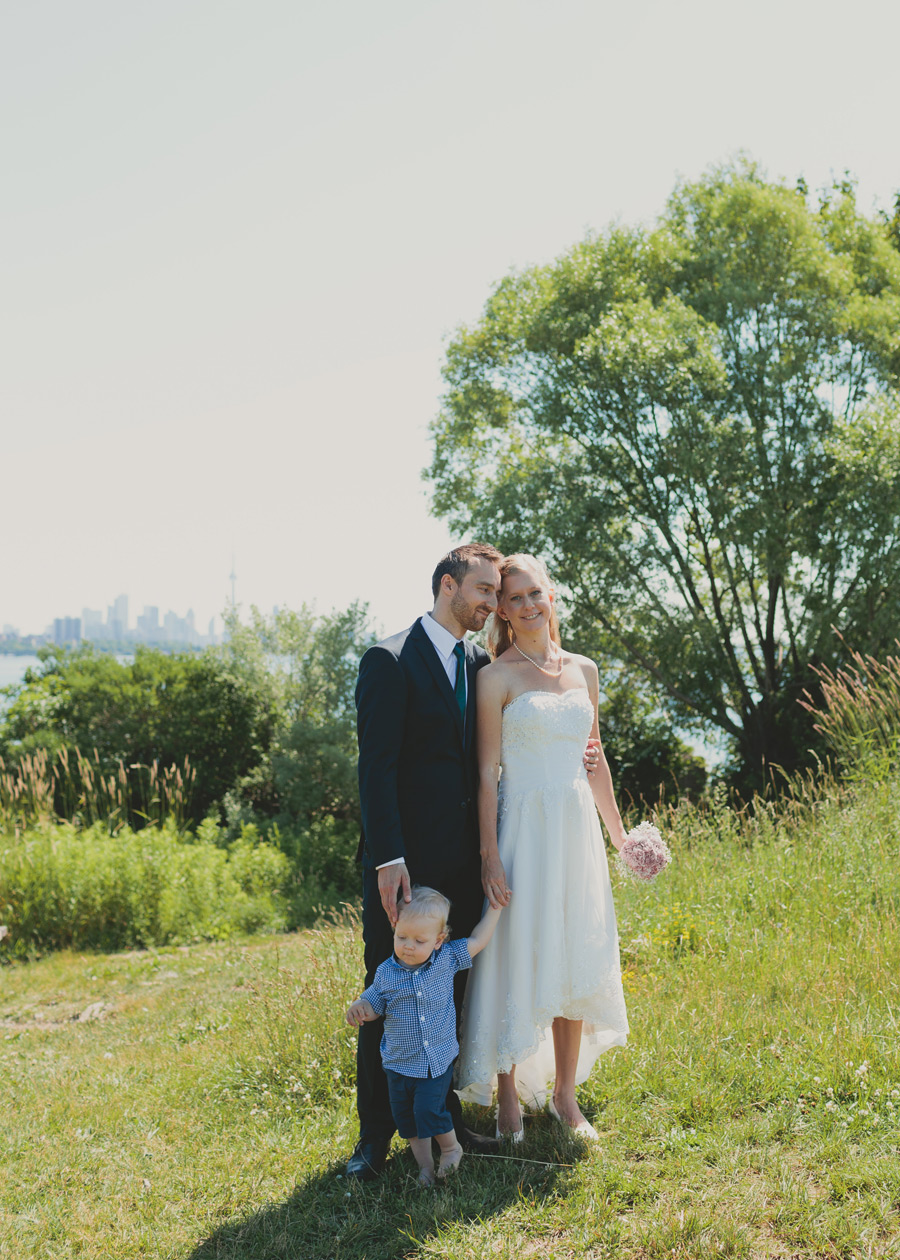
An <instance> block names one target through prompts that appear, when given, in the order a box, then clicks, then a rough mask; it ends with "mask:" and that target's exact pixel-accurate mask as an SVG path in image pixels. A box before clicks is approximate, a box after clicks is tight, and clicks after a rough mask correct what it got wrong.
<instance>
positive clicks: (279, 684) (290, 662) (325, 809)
mask: <svg viewBox="0 0 900 1260" xmlns="http://www.w3.org/2000/svg"><path fill="white" fill-rule="evenodd" d="M227 631H228V634H227V641H226V643H225V645H224V646H223V647H222V648H219V649H217V652H218V655H219V659H220V660H221V662H222V667H223V668H224V669H225V670H226V671H227V673H228V675H229V676H231V677H234V678H236V679H240V680H241V682H242V685H244V686H247V687H249V688H251V689H253V690H256V691H258V692H260V693H263V694H267V695H268V697H269V703H270V705H271V709H272V711H273V712H274V713H275V714H276V715H277V721H276V723H275V726H274V729H273V734H272V741H271V745H270V747H269V750H268V752H267V754H266V756H265V757H264V758H263V759H262V760H261V761H260V763H259V764H258V765H257V766H256V767H254V769H253V770H252V771H251V772H250V773H249V774H247V775H245V776H243V778H241V779H240V780H239V781H238V782H237V783H236V784H235V786H234V788H233V789H232V791H231V792H230V793H229V794H228V796H227V798H226V812H227V815H228V818H229V820H230V821H231V822H232V823H233V824H235V825H239V824H240V822H242V821H244V822H246V821H250V820H252V821H256V822H258V823H259V824H260V825H262V826H264V827H265V826H271V825H272V824H273V823H274V824H275V825H277V827H278V829H279V834H280V836H281V840H280V841H279V843H282V844H283V845H285V846H286V850H290V848H291V846H292V845H294V847H295V848H299V849H301V850H302V849H307V850H308V849H309V848H310V847H311V845H312V844H313V842H314V840H315V838H316V837H317V836H319V835H321V836H323V837H324V836H326V835H333V834H334V826H333V825H334V824H336V823H341V824H345V825H344V827H343V829H342V835H343V836H344V837H345V838H346V839H347V843H348V851H349V853H350V856H351V858H352V855H353V853H354V852H355V847H356V841H355V839H352V838H351V837H353V836H354V834H355V836H356V837H357V838H358V835H359V797H358V788H357V781H356V755H357V748H356V708H355V702H354V690H355V686H356V675H357V668H358V666H359V658H360V657H361V656H362V654H363V652H364V651H365V650H366V648H367V647H369V646H370V644H371V643H372V642H373V641H374V637H373V634H372V631H371V629H370V627H369V622H368V612H367V609H366V607H365V606H364V605H361V604H352V605H351V606H350V607H349V608H348V609H346V610H344V611H342V612H333V613H330V614H327V615H325V616H318V615H317V614H316V613H315V612H314V611H313V610H312V609H311V608H309V607H307V606H306V605H304V606H303V607H302V608H301V609H300V611H299V612H291V611H288V610H278V611H276V612H275V613H273V614H272V616H271V617H266V616H264V615H263V614H262V613H260V612H259V611H258V609H256V608H253V609H251V612H250V620H249V622H248V623H247V624H244V623H242V622H240V621H239V620H238V618H237V615H236V613H232V614H231V615H230V616H229V618H228V620H227ZM329 819H331V820H333V823H328V824H327V825H325V824H326V820H329ZM339 830H340V829H339ZM342 842H343V841H342ZM305 869H306V868H305V867H304V870H305Z"/></svg>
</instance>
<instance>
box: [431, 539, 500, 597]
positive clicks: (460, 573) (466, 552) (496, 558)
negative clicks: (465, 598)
mask: <svg viewBox="0 0 900 1260" xmlns="http://www.w3.org/2000/svg"><path fill="white" fill-rule="evenodd" d="M473 560H490V562H491V564H496V565H497V566H498V567H499V565H500V562H501V561H502V560H503V556H502V554H501V553H500V552H499V551H498V550H497V548H496V547H492V546H491V545H490V543H477V542H476V543H463V545H462V546H461V547H454V548H453V550H452V551H448V552H447V554H446V555H445V556H443V557H442V558H441V559H440V560H439V561H438V566H437V568H436V569H435V571H434V573H432V575H431V593H432V595H433V596H434V598H435V599H437V597H438V591H439V590H440V589H441V578H442V577H443V576H444V574H445V573H449V574H450V576H451V577H452V578H453V581H454V582H455V583H456V584H457V586H459V584H460V582H461V581H462V580H463V578H464V577H465V576H466V574H467V573H468V571H469V566H470V565H471V563H472V561H473Z"/></svg>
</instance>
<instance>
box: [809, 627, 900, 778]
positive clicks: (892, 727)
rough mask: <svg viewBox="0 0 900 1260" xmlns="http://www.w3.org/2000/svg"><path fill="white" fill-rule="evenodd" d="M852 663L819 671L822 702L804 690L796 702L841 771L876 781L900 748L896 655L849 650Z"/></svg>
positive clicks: (888, 769)
mask: <svg viewBox="0 0 900 1260" xmlns="http://www.w3.org/2000/svg"><path fill="white" fill-rule="evenodd" d="M895 642H897V646H898V647H900V640H895ZM851 661H852V664H851V665H846V666H843V667H842V668H841V669H838V670H837V671H833V670H830V669H828V668H827V667H823V668H821V669H817V670H816V673H817V674H818V676H819V680H820V683H821V687H822V701H821V703H819V704H815V703H814V702H813V699H812V697H811V696H810V694H809V693H808V692H806V693H804V694H805V696H806V699H805V700H801V701H800V703H801V704H802V705H803V707H804V709H806V710H807V712H809V713H811V714H812V715H813V717H814V718H815V719H816V723H815V729H816V730H817V731H819V732H820V733H821V734H822V735H823V736H824V737H825V739H826V741H827V742H828V744H829V746H830V747H831V748H832V749H833V751H834V753H835V755H836V757H837V759H838V762H839V763H840V765H841V766H842V768H843V769H844V770H845V771H847V772H848V773H849V774H850V775H851V776H853V777H864V778H866V779H871V778H876V779H880V778H883V777H884V776H885V775H886V774H888V773H890V772H891V770H893V769H894V768H895V767H896V764H897V755H898V748H900V657H897V656H888V657H886V658H885V660H884V661H879V660H877V659H876V658H875V657H874V656H864V655H863V654H862V653H861V652H852V653H851Z"/></svg>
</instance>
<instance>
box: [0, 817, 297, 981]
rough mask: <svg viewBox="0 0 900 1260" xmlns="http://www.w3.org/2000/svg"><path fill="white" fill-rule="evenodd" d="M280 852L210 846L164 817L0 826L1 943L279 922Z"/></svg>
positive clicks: (93, 944)
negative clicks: (129, 823)
mask: <svg viewBox="0 0 900 1260" xmlns="http://www.w3.org/2000/svg"><path fill="white" fill-rule="evenodd" d="M289 877H290V864H289V862H288V860H287V858H286V857H285V855H284V854H282V853H280V852H279V851H278V850H277V849H276V848H274V847H273V846H272V845H270V844H265V843H257V844H252V843H251V842H250V841H249V840H248V839H245V838H241V839H239V840H237V841H235V842H234V843H233V844H231V845H230V846H228V848H220V847H218V846H217V845H215V844H214V843H211V842H210V840H209V839H207V838H203V837H201V838H198V839H197V840H193V839H192V838H190V837H185V836H183V835H180V834H179V833H178V832H177V831H176V830H175V828H174V826H173V825H172V824H168V825H166V826H164V827H162V828H159V829H157V828H153V827H147V828H144V829H143V830H142V831H139V832H134V831H131V830H128V829H123V830H122V831H120V832H119V833H118V834H117V835H115V836H110V835H109V833H108V831H107V829H106V826H105V825H103V824H96V825H94V826H93V827H90V828H88V829H86V830H83V831H78V830H76V828H75V827H73V826H71V825H68V824H66V825H62V826H55V827H48V828H46V829H41V830H37V831H31V832H26V833H25V834H24V835H22V836H20V837H18V838H13V837H12V836H0V923H3V924H5V926H6V927H7V928H8V929H9V936H8V937H7V938H6V941H5V942H4V947H5V948H6V949H7V951H10V950H11V951H12V953H13V954H15V955H19V956H24V955H26V954H29V953H44V952H46V951H49V950H54V949H101V950H115V949H125V948H129V947H133V946H149V945H164V944H177V943H182V942H187V941H198V940H220V939H224V938H227V937H229V936H233V935H235V934H236V933H246V932H258V931H277V930H279V929H282V928H284V927H285V926H286V924H287V918H288V915H287V902H286V899H285V896H284V894H283V891H282V890H283V889H284V888H285V886H286V885H287V883H288V881H289Z"/></svg>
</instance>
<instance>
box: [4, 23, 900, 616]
mask: <svg viewBox="0 0 900 1260" xmlns="http://www.w3.org/2000/svg"><path fill="white" fill-rule="evenodd" d="M898 45H900V6H898V5H896V4H894V3H887V2H881V0H878V2H876V0H858V2H857V3H856V4H855V5H854V6H853V8H852V9H850V8H848V6H847V5H846V4H845V3H840V4H838V3H834V2H833V0H822V2H820V3H818V4H815V5H813V4H811V3H801V2H799V0H779V2H777V3H776V2H774V0H760V2H759V3H757V4H756V5H753V6H750V5H747V4H736V3H728V2H727V0H679V3H677V4H675V3H673V2H672V0H669V2H668V3H663V2H661V0H642V2H639V3H633V4H629V5H625V4H622V3H621V2H618V3H615V4H613V3H609V2H607V0H591V2H588V0H552V3H551V2H550V0H540V2H536V0H477V2H473V0H453V3H450V2H449V0H382V2H381V3H380V4H378V5H375V4H372V3H371V0H344V2H343V3H341V4H321V3H312V0H253V2H252V3H251V2H250V0H193V2H192V3H189V4H185V3H184V2H183V0H177V2H174V0H154V2H153V3H152V4H149V3H144V4H141V3H130V4H122V3H121V0H79V3H78V4H72V3H71V2H70V0H8V2H7V3H6V4H5V5H4V6H3V8H2V13H0V163H2V170H3V173H4V175H3V189H2V195H0V241H2V244H0V251H2V283H0V308H2V309H0V318H2V325H3V326H2V330H0V335H2V341H0V345H2V350H0V354H2V358H3V366H2V371H0V504H2V525H3V534H2V537H3V542H4V545H3V546H2V548H0V627H2V624H3V623H11V624H13V625H15V626H17V627H19V629H20V630H22V631H23V632H25V633H33V632H40V631H42V630H43V629H44V628H45V627H46V625H47V624H48V622H50V621H51V620H52V619H53V618H54V617H59V616H66V615H69V616H79V615H80V613H81V609H82V607H84V606H86V607H89V608H98V609H105V608H106V606H107V605H108V604H110V603H111V602H112V600H113V599H114V598H115V597H116V596H117V595H119V594H121V593H123V592H124V593H127V594H128V596H129V598H130V603H131V619H132V621H133V619H134V615H135V613H136V612H140V611H141V609H142V608H143V606H144V605H145V604H150V605H157V606H159V607H160V608H161V610H162V611H165V610H166V609H169V608H172V609H174V610H175V611H176V612H177V613H179V615H183V614H184V613H185V612H186V610H187V609H188V608H192V609H193V611H194V613H195V616H196V618H197V622H198V625H200V626H201V627H205V625H206V623H207V622H208V620H209V618H210V617H213V616H214V615H216V614H218V613H219V612H220V611H221V610H222V608H223V607H224V606H225V603H226V601H227V600H228V598H229V594H230V582H229V574H230V572H231V568H232V556H234V565H235V571H236V575H237V581H236V591H237V598H238V601H239V603H241V604H242V605H243V606H244V607H245V608H246V607H247V606H249V605H250V604H256V605H258V606H259V607H260V608H262V609H264V610H266V611H269V610H270V609H271V608H272V607H273V606H274V605H278V606H288V607H299V605H300V604H301V603H303V602H306V603H313V604H315V605H316V607H317V608H318V609H319V610H320V611H321V612H327V611H329V610H330V609H332V608H343V607H346V606H347V605H348V604H349V603H350V602H351V601H352V600H354V599H360V600H364V601H367V602H368V603H369V605H370V609H371V612H372V614H373V617H374V619H375V620H376V622H377V623H378V624H379V625H380V626H381V628H382V629H383V630H384V631H385V632H386V633H387V632H393V631H394V630H397V629H399V628H401V627H403V626H406V625H408V624H409V623H410V622H411V621H412V620H413V619H414V618H415V617H416V616H417V615H419V614H420V613H421V612H423V611H425V609H426V608H427V607H428V606H429V604H430V596H429V582H430V574H431V571H432V569H433V567H434V564H435V562H436V561H437V559H438V558H439V557H440V556H441V555H442V554H443V552H444V551H446V550H447V549H448V547H449V546H450V545H451V544H452V543H453V541H456V540H455V539H454V538H452V537H451V536H450V534H449V533H448V532H447V529H446V527H445V526H444V525H443V523H442V522H440V521H438V520H436V519H435V518H434V517H433V516H431V515H430V513H429V499H428V487H427V484H426V483H425V482H424V481H423V480H422V477H421V470H422V468H423V467H424V466H425V465H427V463H428V462H429V459H430V453H431V452H430V444H429V438H428V426H429V422H430V421H431V420H432V418H433V417H434V416H435V415H436V413H437V412H438V410H439V406H440V394H441V375H440V369H441V363H442V358H443V354H444V348H445V345H446V341H447V339H448V338H449V337H450V336H451V335H452V334H453V332H454V330H455V329H456V328H457V327H458V326H459V325H461V324H464V323H471V322H474V321H475V320H477V318H478V315H479V312H480V311H481V309H482V307H483V304H484V302H485V300H486V298H487V297H488V295H489V293H490V291H491V288H492V286H493V285H494V284H495V283H496V282H497V281H498V280H499V279H501V277H502V276H504V275H505V274H506V273H507V272H508V271H509V270H510V269H512V268H522V267H527V266H530V265H533V264H537V263H544V262H548V261H550V260H552V259H553V258H554V257H556V256H558V255H559V254H560V253H562V252H563V251H564V250H566V249H567V248H568V247H569V246H570V245H572V244H573V243H574V242H575V241H577V240H578V239H580V238H581V237H582V236H583V235H584V234H585V233H586V232H587V231H589V230H602V229H603V228H605V227H606V226H608V225H609V224H610V223H611V222H613V221H615V220H620V221H623V222H628V223H636V222H645V223H650V222H652V221H653V219H654V218H655V217H656V216H657V215H658V214H659V213H660V212H661V211H662V209H663V207H664V204H665V200H666V197H667V196H668V194H669V193H670V192H671V191H672V188H673V186H674V185H675V183H676V181H677V180H678V179H685V178H686V179H692V178H696V177H698V176H699V175H701V174H702V173H703V172H704V170H706V169H707V168H708V167H709V166H710V165H712V164H714V163H718V162H722V161H725V160H727V159H729V158H730V157H733V156H734V155H735V154H737V153H738V152H739V151H745V152H747V153H749V154H750V155H751V156H753V157H754V158H756V159H757V160H758V161H759V162H761V163H762V165H763V166H764V167H765V168H766V169H767V170H768V172H769V174H770V175H772V176H774V177H785V178H788V179H790V181H791V182H793V181H794V180H795V179H796V178H797V177H798V176H799V175H803V176H804V177H805V178H806V180H807V182H808V183H809V185H810V186H811V187H812V188H816V187H819V186H821V185H823V184H825V183H827V182H828V181H829V180H830V179H831V178H832V177H833V176H835V175H837V176H840V175H842V174H843V172H844V171H845V170H849V171H850V172H851V173H852V174H853V175H854V176H855V177H856V178H857V180H858V187H859V200H860V204H861V206H862V207H863V208H864V209H865V210H866V211H871V210H874V208H875V207H876V206H883V207H887V206H888V205H889V204H890V203H891V201H892V199H893V195H894V193H895V192H896V191H897V190H898V189H900V161H898V158H900V144H898V141H897V134H896V113H897V110H896V103H897V102H896V81H897V80H896V49H897V47H898Z"/></svg>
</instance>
